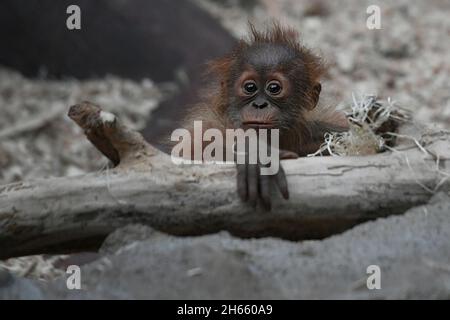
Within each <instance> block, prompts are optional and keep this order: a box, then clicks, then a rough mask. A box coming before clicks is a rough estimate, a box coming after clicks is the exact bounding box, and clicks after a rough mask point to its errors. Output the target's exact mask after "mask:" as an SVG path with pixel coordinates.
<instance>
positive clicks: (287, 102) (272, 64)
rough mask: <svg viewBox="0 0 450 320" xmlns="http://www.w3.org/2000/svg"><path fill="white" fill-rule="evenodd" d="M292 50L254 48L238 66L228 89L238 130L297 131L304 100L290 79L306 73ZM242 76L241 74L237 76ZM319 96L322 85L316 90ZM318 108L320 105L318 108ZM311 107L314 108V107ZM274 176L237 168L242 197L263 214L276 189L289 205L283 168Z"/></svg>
mask: <svg viewBox="0 0 450 320" xmlns="http://www.w3.org/2000/svg"><path fill="white" fill-rule="evenodd" d="M296 59H300V58H299V57H298V56H297V55H296V52H295V51H294V50H291V49H290V48H288V47H285V46H280V45H275V44H263V45H258V46H254V47H251V48H250V49H249V50H248V51H247V52H244V53H243V54H242V58H241V60H240V61H237V63H236V67H235V69H236V71H237V72H236V73H235V74H234V75H233V76H232V78H234V79H236V80H235V81H234V83H233V82H232V83H230V85H231V88H229V90H228V91H229V92H230V93H231V96H230V97H229V101H230V105H229V107H228V116H229V118H230V119H231V120H232V122H233V124H234V126H235V127H236V128H243V129H244V130H246V129H250V128H251V129H255V130H257V131H258V130H259V129H279V130H280V133H281V137H283V133H285V132H287V131H289V129H290V128H293V127H295V126H296V125H297V121H296V119H297V118H298V117H299V116H300V112H301V111H302V110H301V105H302V100H301V94H299V95H296V94H295V92H294V91H295V90H298V89H304V90H306V89H307V88H298V87H299V86H296V85H295V83H294V80H295V79H294V77H293V76H292V75H291V74H299V73H301V72H302V70H301V69H302V63H301V61H300V60H299V61H298V62H297V63H294V61H295V60H296ZM239 70H241V72H239ZM316 90H318V92H320V84H318V87H316ZM315 103H317V102H315ZM307 107H309V108H311V106H310V105H307ZM279 152H280V155H279V158H280V159H295V158H297V157H298V154H297V153H296V152H293V151H290V150H280V151H279ZM279 168H280V169H279V171H278V173H276V174H275V175H261V174H260V172H261V170H260V169H261V166H260V165H259V164H238V165H237V171H238V173H237V186H238V193H239V196H240V197H241V199H242V200H243V201H248V202H249V203H250V204H251V205H252V206H253V207H255V206H256V204H257V203H258V201H259V202H260V203H261V204H262V206H263V208H264V209H265V210H270V209H271V193H272V189H274V187H275V186H276V187H277V188H278V189H279V191H280V192H281V194H282V196H283V197H284V198H285V199H288V198H289V191H288V185H287V181H286V175H285V172H284V170H283V167H282V166H281V165H280V166H279Z"/></svg>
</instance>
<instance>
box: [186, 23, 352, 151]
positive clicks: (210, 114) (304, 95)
mask: <svg viewBox="0 0 450 320" xmlns="http://www.w3.org/2000/svg"><path fill="white" fill-rule="evenodd" d="M258 44H274V45H280V46H285V47H288V48H290V49H292V50H294V51H295V53H296V56H298V57H299V59H298V63H299V64H301V68H302V69H301V70H302V72H301V74H299V75H298V78H295V81H291V82H294V84H295V85H296V88H303V89H302V90H301V92H296V94H298V95H299V97H300V99H301V101H302V102H301V103H299V104H300V105H298V106H297V108H298V110H297V111H296V112H295V125H294V126H292V127H290V128H289V129H280V133H281V134H280V149H284V150H288V151H292V152H295V153H297V154H298V155H300V156H305V155H307V154H309V153H313V152H315V151H316V150H317V149H318V148H319V146H320V145H321V144H322V143H323V138H324V134H325V133H326V132H328V131H344V130H346V129H347V128H348V123H347V120H346V118H345V115H344V114H343V113H341V112H338V111H336V110H335V109H334V108H331V107H325V106H323V105H321V104H318V103H317V101H318V95H319V94H320V84H319V81H320V79H321V77H322V75H323V74H324V73H325V70H326V69H325V67H324V64H323V63H322V61H321V59H320V58H319V57H318V56H316V55H314V54H313V53H312V52H311V51H310V50H308V49H306V48H305V47H303V46H302V45H300V43H299V42H298V34H297V33H296V32H295V31H294V30H292V29H286V28H282V27H280V26H279V25H274V27H273V28H272V29H270V30H268V31H266V32H258V31H256V30H255V28H254V27H253V26H251V39H250V41H244V40H241V41H240V42H239V44H238V45H237V47H236V48H235V49H234V50H233V51H232V52H231V53H230V54H229V55H227V56H225V57H223V58H220V59H217V60H215V61H212V62H211V63H210V64H209V68H208V73H207V75H208V77H209V80H210V81H211V80H212V82H210V85H209V86H208V88H207V89H206V90H205V93H204V94H203V102H201V103H199V104H198V105H196V106H194V107H193V108H192V109H191V110H190V112H189V113H188V116H187V117H186V119H185V128H191V127H192V125H193V121H194V120H201V121H203V130H206V129H208V128H217V129H219V130H222V131H224V130H225V129H227V128H230V129H234V128H235V124H233V121H231V119H230V118H229V117H228V116H227V108H228V107H229V97H230V86H229V84H230V82H233V81H235V80H236V79H233V78H232V77H233V75H232V70H233V67H234V65H235V63H236V61H237V60H238V59H239V57H241V55H242V53H243V52H244V51H245V50H246V49H248V48H250V47H251V46H255V45H258ZM294 63H297V62H295V61H294ZM241 72H242V73H243V72H244V70H241ZM246 72H250V73H251V72H252V71H246ZM242 76H243V77H245V74H244V75H242ZM278 76H281V77H283V76H284V75H283V73H282V72H281V75H278ZM291 77H292V75H291ZM294 77H297V76H295V75H294ZM237 81H239V80H237ZM281 81H284V80H283V79H281V80H280V82H281ZM315 84H319V89H318V90H316V88H317V87H315ZM296 88H293V86H292V85H289V86H288V85H286V90H288V92H287V94H288V95H289V94H291V95H292V94H293V92H290V91H293V90H295V89H296ZM298 91H300V90H298ZM316 105H317V106H316Z"/></svg>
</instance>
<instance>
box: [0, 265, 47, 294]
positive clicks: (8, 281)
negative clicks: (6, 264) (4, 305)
mask: <svg viewBox="0 0 450 320" xmlns="http://www.w3.org/2000/svg"><path fill="white" fill-rule="evenodd" d="M43 297H44V295H43V293H42V290H41V288H39V287H38V285H37V284H36V283H35V282H34V281H33V280H29V279H20V278H16V277H14V276H12V275H11V274H10V273H9V272H7V271H6V270H3V269H0V300H18V299H20V300H39V299H43Z"/></svg>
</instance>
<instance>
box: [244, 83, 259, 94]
mask: <svg viewBox="0 0 450 320" xmlns="http://www.w3.org/2000/svg"><path fill="white" fill-rule="evenodd" d="M256 91H258V87H257V86H256V83H255V81H252V80H249V81H246V82H245V83H244V92H245V93H246V94H254V93H255V92H256Z"/></svg>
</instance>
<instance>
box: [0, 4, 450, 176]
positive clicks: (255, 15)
mask: <svg viewBox="0 0 450 320" xmlns="http://www.w3.org/2000/svg"><path fill="white" fill-rule="evenodd" d="M72 4H76V5H78V6H79V7H80V9H81V30H69V29H68V28H67V27H66V20H67V18H68V17H69V16H70V14H67V13H66V9H67V7H68V6H69V5H72ZM370 5H378V6H379V7H380V9H381V29H380V30H369V29H368V28H367V26H366V20H367V18H368V16H369V15H368V14H367V13H366V10H367V7H368V6H370ZM449 17H450V2H449V1H448V0H431V1H425V0H415V1H409V0H400V1H373V0H367V1H365V0H363V1H361V0H342V1H331V0H330V1H325V0H316V1H311V0H309V1H307V0H279V1H271V0H248V1H244V0H190V1H176V0H165V1H156V0H151V1H150V0H97V1H89V0H81V1H78V0H70V1H66V0H58V1H54V0H2V1H1V2H0V39H1V43H2V48H1V50H0V184H7V183H12V182H15V181H20V180H28V179H33V178H41V177H48V176H65V175H78V174H82V173H85V172H89V171H97V170H101V169H103V168H105V166H106V165H107V160H106V159H104V158H103V157H102V156H101V155H100V154H99V153H98V152H97V151H96V150H95V149H94V148H93V147H92V146H90V144H89V142H88V141H87V140H86V139H85V138H84V135H83V133H82V132H81V130H80V129H79V128H78V127H77V126H76V125H75V124H74V123H72V122H71V121H70V120H69V119H68V117H67V116H66V114H67V111H68V108H69V106H70V105H72V104H75V103H78V102H80V101H83V100H89V101H92V102H95V103H97V104H100V105H101V106H102V107H103V108H104V109H106V110H108V111H111V112H113V113H115V114H117V115H118V116H119V117H120V118H121V119H122V120H123V121H124V122H125V123H126V124H127V125H129V126H132V127H134V128H136V129H138V130H140V131H141V132H143V133H144V135H145V137H146V138H147V140H149V141H150V142H151V143H152V144H155V145H157V146H161V144H160V142H161V141H163V140H164V139H165V138H166V137H167V136H168V135H169V134H170V133H171V131H172V130H173V129H175V128H176V127H177V123H178V121H180V119H181V118H182V116H183V114H184V113H185V111H186V109H187V108H188V106H189V105H191V104H193V103H195V101H196V100H197V95H196V92H197V91H198V90H199V89H201V88H202V87H203V85H204V84H205V81H204V80H202V72H203V70H204V65H205V63H206V62H207V61H208V60H210V59H212V58H215V57H219V56H221V55H223V54H225V53H227V52H228V51H229V50H230V49H231V48H232V47H233V45H234V44H235V43H236V41H237V39H239V38H240V37H245V36H246V34H247V31H248V27H247V23H248V22H249V21H250V22H252V23H254V24H255V25H256V26H257V27H258V28H264V27H265V26H268V25H270V23H271V22H272V21H274V20H277V21H280V22H281V23H282V24H286V25H289V26H291V27H293V28H295V29H296V30H298V31H299V32H300V34H301V41H302V42H303V43H304V44H305V45H306V46H308V47H310V48H312V49H313V50H314V51H315V52H317V53H319V54H320V55H322V56H323V57H324V58H325V60H326V61H327V62H328V64H329V66H330V68H329V72H328V73H327V75H326V77H325V79H324V81H323V83H322V87H323V90H322V92H323V98H325V97H326V98H327V101H328V103H332V104H335V105H339V104H343V103H346V102H348V101H349V100H350V99H351V96H352V93H356V94H365V93H371V94H372V93H373V94H377V95H378V96H380V97H381V98H388V97H391V98H392V99H394V100H395V101H397V102H398V103H399V104H400V105H401V106H403V107H406V108H409V109H411V110H412V111H413V113H414V117H415V118H416V119H417V120H420V121H423V122H431V123H435V124H436V125H438V126H440V127H443V128H449V127H450V77H449V76H450V60H449V53H450V52H449V48H450V41H449V40H450V19H449Z"/></svg>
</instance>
